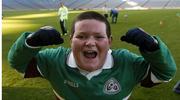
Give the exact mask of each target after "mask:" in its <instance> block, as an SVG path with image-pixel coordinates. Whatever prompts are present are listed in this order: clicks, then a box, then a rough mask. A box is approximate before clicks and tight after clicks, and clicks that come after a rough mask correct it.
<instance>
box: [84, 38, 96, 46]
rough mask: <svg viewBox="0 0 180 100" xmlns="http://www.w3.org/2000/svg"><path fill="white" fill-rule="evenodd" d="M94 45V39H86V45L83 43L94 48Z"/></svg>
mask: <svg viewBox="0 0 180 100" xmlns="http://www.w3.org/2000/svg"><path fill="white" fill-rule="evenodd" d="M95 44H96V41H95V39H94V38H92V37H91V38H88V39H87V40H86V43H85V45H87V46H95Z"/></svg>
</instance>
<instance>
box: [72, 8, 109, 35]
mask: <svg viewBox="0 0 180 100" xmlns="http://www.w3.org/2000/svg"><path fill="white" fill-rule="evenodd" d="M86 19H95V20H98V21H101V22H103V23H105V25H106V34H107V37H108V38H110V37H111V27H110V24H109V22H108V20H107V19H106V18H105V17H104V16H103V15H101V14H100V13H98V12H95V11H87V12H83V13H81V14H79V15H78V16H77V17H76V19H75V20H74V22H73V25H72V27H71V37H70V38H72V37H73V35H74V32H75V24H76V22H78V21H82V20H86Z"/></svg>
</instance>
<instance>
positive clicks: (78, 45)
mask: <svg viewBox="0 0 180 100" xmlns="http://www.w3.org/2000/svg"><path fill="white" fill-rule="evenodd" d="M71 47H72V49H74V50H75V51H80V50H81V48H82V47H83V44H82V42H81V41H76V40H74V41H72V43H71Z"/></svg>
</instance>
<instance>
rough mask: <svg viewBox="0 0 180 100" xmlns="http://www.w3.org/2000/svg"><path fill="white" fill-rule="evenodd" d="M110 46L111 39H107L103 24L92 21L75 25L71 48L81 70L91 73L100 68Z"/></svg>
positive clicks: (88, 20)
mask: <svg viewBox="0 0 180 100" xmlns="http://www.w3.org/2000/svg"><path fill="white" fill-rule="evenodd" d="M110 45H111V38H108V37H107V34H106V25H105V23H103V22H100V21H98V20H94V19H87V20H82V21H78V22H76V23H75V32H74V35H73V37H72V39H71V48H72V52H73V54H74V57H75V61H76V63H77V65H78V66H79V67H80V68H81V69H83V70H86V71H90V72H91V71H94V70H97V69H99V68H101V67H102V66H103V64H104V62H105V59H106V55H107V52H108V50H109V48H110Z"/></svg>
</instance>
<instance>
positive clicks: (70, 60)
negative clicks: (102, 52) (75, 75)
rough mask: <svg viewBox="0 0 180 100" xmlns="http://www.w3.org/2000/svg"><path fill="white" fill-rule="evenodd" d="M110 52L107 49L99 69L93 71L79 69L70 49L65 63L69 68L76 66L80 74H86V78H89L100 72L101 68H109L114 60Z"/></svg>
mask: <svg viewBox="0 0 180 100" xmlns="http://www.w3.org/2000/svg"><path fill="white" fill-rule="evenodd" d="M111 52H112V50H111V49H109V50H108V53H107V56H106V60H105V63H104V65H103V67H102V68H101V69H97V70H95V71H93V72H88V71H85V70H82V69H80V68H79V67H78V65H77V64H76V61H75V59H74V55H73V52H72V51H71V52H70V54H69V55H68V58H67V61H66V63H67V65H68V66H69V67H71V68H78V69H79V71H80V73H81V74H82V75H84V76H86V77H87V78H88V79H91V78H92V77H93V76H96V75H98V74H100V73H101V71H102V69H110V68H112V67H113V65H114V61H113V57H112V55H111Z"/></svg>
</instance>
